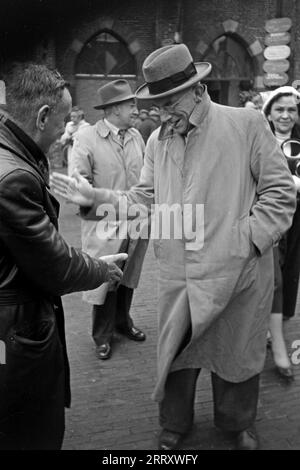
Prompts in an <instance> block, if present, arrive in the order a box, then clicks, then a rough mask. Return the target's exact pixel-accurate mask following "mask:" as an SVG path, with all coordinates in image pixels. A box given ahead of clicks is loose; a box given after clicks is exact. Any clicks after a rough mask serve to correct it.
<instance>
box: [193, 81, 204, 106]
mask: <svg viewBox="0 0 300 470" xmlns="http://www.w3.org/2000/svg"><path fill="white" fill-rule="evenodd" d="M204 90H205V88H204V85H202V83H200V82H199V83H197V84H196V86H195V95H196V102H197V103H200V101H201V97H202V95H203V93H204Z"/></svg>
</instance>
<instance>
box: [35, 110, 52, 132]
mask: <svg viewBox="0 0 300 470" xmlns="http://www.w3.org/2000/svg"><path fill="white" fill-rule="evenodd" d="M49 113H50V107H49V106H48V105H47V104H44V106H42V107H41V108H40V109H39V111H38V115H37V118H36V127H37V128H38V129H39V130H40V131H43V130H45V125H46V123H47V120H48V117H49Z"/></svg>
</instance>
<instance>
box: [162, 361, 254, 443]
mask: <svg viewBox="0 0 300 470" xmlns="http://www.w3.org/2000/svg"><path fill="white" fill-rule="evenodd" d="M200 370H201V369H182V370H179V371H176V372H171V373H170V374H169V375H168V377H167V381H166V386H165V395H164V398H163V400H162V402H160V404H159V416H160V425H161V426H162V427H163V428H165V429H168V430H169V431H173V432H178V433H181V434H185V433H187V432H188V431H189V429H190V428H191V426H192V424H193V418H194V398H195V390H196V382H197V378H198V375H199V372H200ZM211 380H212V389H213V402H214V422H215V425H216V426H217V427H219V428H221V429H222V430H223V431H231V432H240V431H243V430H245V429H247V428H249V427H250V426H252V425H253V423H254V421H255V418H256V410H257V402H258V391H259V374H258V375H255V376H254V377H251V378H250V379H248V380H246V381H244V382H239V383H232V382H227V381H226V380H223V379H221V378H220V377H218V376H217V375H216V374H215V373H211Z"/></svg>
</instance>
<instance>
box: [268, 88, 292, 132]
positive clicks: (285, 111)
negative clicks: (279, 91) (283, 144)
mask: <svg viewBox="0 0 300 470" xmlns="http://www.w3.org/2000/svg"><path fill="white" fill-rule="evenodd" d="M268 119H269V121H271V122H273V124H274V128H275V131H277V132H280V133H282V134H288V133H289V132H290V131H291V130H292V128H293V127H294V125H295V122H296V121H297V119H298V108H297V103H296V98H295V96H293V95H290V96H282V97H281V98H279V100H277V101H275V103H273V104H272V106H271V109H270V114H269V116H268Z"/></svg>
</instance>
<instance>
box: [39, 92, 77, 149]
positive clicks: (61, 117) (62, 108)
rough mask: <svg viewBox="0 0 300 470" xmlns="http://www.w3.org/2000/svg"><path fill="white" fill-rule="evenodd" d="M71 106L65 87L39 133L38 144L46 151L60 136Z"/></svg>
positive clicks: (70, 99) (69, 96)
mask: <svg viewBox="0 0 300 470" xmlns="http://www.w3.org/2000/svg"><path fill="white" fill-rule="evenodd" d="M71 106H72V98H71V95H70V93H69V91H68V90H67V89H66V88H65V89H64V90H63V96H62V99H61V101H60V102H59V104H58V105H57V106H56V108H55V109H51V110H50V112H49V115H48V117H47V121H46V123H45V129H44V130H43V132H42V133H41V136H40V141H39V145H40V147H41V149H42V150H43V151H44V152H45V153H46V152H48V150H49V148H50V145H51V144H52V143H53V142H55V141H56V140H57V139H58V138H60V137H61V136H62V134H63V133H64V130H65V118H66V116H67V115H68V114H69V112H70V110H71Z"/></svg>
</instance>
